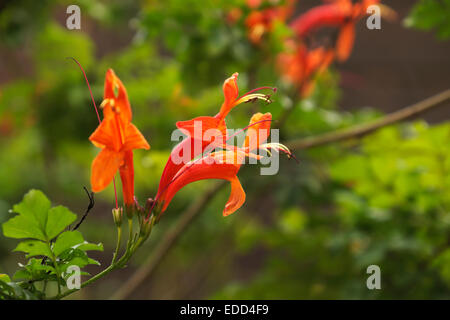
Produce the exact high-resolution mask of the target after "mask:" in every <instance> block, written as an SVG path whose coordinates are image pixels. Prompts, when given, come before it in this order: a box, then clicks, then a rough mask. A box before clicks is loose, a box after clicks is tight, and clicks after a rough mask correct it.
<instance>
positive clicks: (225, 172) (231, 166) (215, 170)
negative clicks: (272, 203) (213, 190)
mask: <svg viewBox="0 0 450 320" xmlns="http://www.w3.org/2000/svg"><path fill="white" fill-rule="evenodd" d="M224 158H227V156H226V155H225V153H224V152H219V153H213V154H209V155H207V156H205V157H204V158H202V159H201V160H197V161H194V162H191V163H189V164H186V165H185V166H183V167H182V168H181V169H180V170H179V172H178V173H177V175H176V176H175V178H174V179H173V180H172V182H171V183H170V185H169V186H168V187H167V189H166V190H164V191H163V192H162V197H161V198H160V199H158V201H159V202H163V207H162V211H161V212H164V211H165V210H166V208H167V206H168V205H169V203H170V202H171V201H172V198H173V197H174V196H175V194H176V193H177V192H178V191H179V190H180V189H182V188H183V187H184V186H186V185H188V184H190V183H192V182H195V181H199V180H205V179H222V180H228V181H230V182H232V181H233V180H234V179H237V177H236V174H237V173H238V171H239V168H240V164H236V163H233V161H229V162H223V159H224ZM227 159H228V158H227ZM234 188H235V189H236V188H237V185H236V182H234ZM237 199H238V198H237V197H235V196H234V197H233V199H232V200H233V201H232V202H230V206H229V207H230V209H228V210H227V212H230V213H231V210H232V209H234V210H237V204H238V203H239V201H237ZM244 199H245V196H244ZM230 200H231V199H230ZM230 200H229V201H230ZM241 205H242V203H241ZM228 214H229V213H228Z"/></svg>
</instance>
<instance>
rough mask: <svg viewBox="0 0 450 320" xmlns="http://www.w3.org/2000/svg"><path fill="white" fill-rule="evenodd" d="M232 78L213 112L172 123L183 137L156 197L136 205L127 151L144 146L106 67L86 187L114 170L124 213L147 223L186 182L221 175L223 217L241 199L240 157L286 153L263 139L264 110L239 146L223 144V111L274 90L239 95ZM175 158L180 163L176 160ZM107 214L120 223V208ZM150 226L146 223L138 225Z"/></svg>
mask: <svg viewBox="0 0 450 320" xmlns="http://www.w3.org/2000/svg"><path fill="white" fill-rule="evenodd" d="M237 77H238V74H237V73H235V74H233V75H232V76H231V77H230V78H228V79H227V80H226V81H225V82H224V85H223V92H224V102H223V104H222V106H221V108H220V110H219V112H218V113H217V114H216V115H215V116H212V117H211V116H201V117H197V118H194V119H191V120H188V121H179V122H177V123H176V126H177V127H178V129H180V130H181V131H182V132H183V133H184V134H185V135H186V137H185V138H184V139H183V140H182V141H181V142H180V143H179V144H178V145H177V146H176V147H175V148H174V149H173V150H172V152H171V155H170V157H169V159H168V160H167V163H166V165H165V168H164V171H163V173H162V176H161V179H160V183H159V188H158V191H157V194H156V196H155V197H154V199H151V198H149V200H148V201H147V205H146V206H145V207H144V208H142V207H140V206H139V204H138V202H137V201H136V199H135V196H134V170H133V150H134V149H149V148H150V145H149V144H148V143H147V141H146V140H145V138H144V136H143V135H142V134H141V133H140V132H139V130H138V129H137V128H136V127H135V126H134V125H133V124H132V123H131V118H132V113H131V108H130V103H129V101H128V97H127V93H126V90H125V87H124V86H123V84H122V82H121V81H120V80H119V78H118V77H117V76H116V75H115V74H114V72H113V71H112V70H108V72H107V74H106V80H105V93H104V100H103V102H102V104H101V107H102V108H103V114H104V119H103V121H102V122H101V123H100V125H99V126H98V128H97V129H96V130H95V132H94V133H93V134H92V135H91V137H90V138H89V139H90V140H91V142H92V143H93V144H94V145H95V146H96V147H99V148H101V149H102V150H101V151H100V153H99V154H98V156H97V157H96V158H95V159H94V161H93V163H92V175H91V184H92V190H93V191H94V192H100V191H102V190H103V189H104V188H105V187H106V186H108V185H109V184H110V183H111V182H112V180H113V178H114V175H115V174H116V172H117V170H119V172H120V177H121V181H122V191H123V201H124V205H125V210H126V212H127V213H128V217H129V218H130V217H131V215H132V214H133V212H135V211H138V212H139V213H140V214H139V216H140V218H142V220H141V222H142V221H143V222H148V221H150V218H155V219H156V220H158V219H159V218H160V216H161V214H162V213H163V212H165V211H166V209H167V207H168V205H169V204H170V202H171V201H172V199H173V197H174V196H175V194H176V193H177V192H178V191H179V190H180V189H182V188H183V187H184V186H186V185H187V184H190V183H192V182H195V181H199V180H205V179H222V180H226V181H229V182H230V184H231V194H230V197H229V199H228V202H227V203H226V205H225V209H224V210H223V215H224V216H227V215H229V214H231V213H233V212H235V211H236V210H237V209H239V208H240V207H241V206H242V204H243V203H244V201H245V192H244V190H243V188H242V186H241V183H240V182H239V179H238V177H237V173H238V171H239V169H240V167H241V165H242V163H243V160H244V159H245V158H249V157H250V158H254V159H260V158H261V155H258V154H257V153H255V151H257V150H260V149H262V150H264V151H265V152H269V153H270V151H271V150H276V151H278V152H284V153H286V154H287V155H288V156H291V154H290V151H289V150H288V149H287V148H286V147H285V146H283V145H281V144H279V143H266V142H267V139H268V138H269V135H270V127H271V121H272V115H271V114H270V113H265V114H262V113H256V114H254V115H253V116H252V117H251V119H250V123H249V125H248V126H247V127H246V128H245V129H247V133H246V137H245V140H244V142H243V144H242V145H241V146H235V145H234V144H230V143H229V140H230V139H231V138H233V135H230V134H229V133H228V130H227V125H226V122H225V118H226V116H227V115H228V113H229V112H230V111H231V110H232V109H233V108H234V107H236V106H237V105H239V104H241V103H245V102H250V101H254V100H257V99H260V100H263V101H266V102H270V95H269V94H264V93H261V92H260V91H261V90H273V91H275V88H271V87H261V88H257V89H254V90H252V91H250V92H248V93H246V94H244V95H242V96H239V90H238V86H237ZM198 128H200V130H197V129H198ZM245 129H244V130H245ZM208 131H214V132H215V134H213V135H211V134H207V132H208ZM180 157H181V158H183V159H185V160H186V161H178V160H179V159H180ZM113 213H114V217H115V221H116V222H120V221H121V211H120V210H119V209H117V208H116V209H115V210H114V211H113ZM151 221H153V220H151ZM152 224H153V222H148V223H143V224H142V225H144V226H146V225H152Z"/></svg>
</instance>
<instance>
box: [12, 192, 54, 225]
mask: <svg viewBox="0 0 450 320" xmlns="http://www.w3.org/2000/svg"><path fill="white" fill-rule="evenodd" d="M50 207H51V203H50V200H48V198H47V197H46V196H45V195H44V193H42V191H39V190H34V189H33V190H30V191H29V192H28V193H27V194H26V195H25V196H24V197H23V200H22V202H20V203H19V204H16V205H15V206H14V207H13V211H14V212H17V213H19V214H20V215H22V216H23V217H26V218H28V219H29V220H30V221H35V222H36V223H37V225H38V226H39V228H40V229H41V230H44V229H45V225H46V224H47V213H48V210H49V209H50Z"/></svg>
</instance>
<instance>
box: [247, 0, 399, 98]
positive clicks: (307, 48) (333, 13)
mask: <svg viewBox="0 0 450 320" xmlns="http://www.w3.org/2000/svg"><path fill="white" fill-rule="evenodd" d="M380 1H381V0H357V1H352V0H324V2H325V3H324V4H322V5H319V6H316V7H313V8H312V9H310V10H308V11H306V12H305V13H303V14H301V15H299V16H297V17H292V14H293V13H294V12H295V10H294V9H295V5H296V4H297V1H294V0H285V1H282V0H266V1H263V0H247V2H246V5H247V7H248V8H249V9H250V13H249V14H248V15H247V16H246V18H245V24H246V27H247V30H248V37H249V40H250V41H251V42H252V43H254V44H260V43H261V41H262V37H263V35H264V34H266V33H268V32H270V31H271V30H272V29H273V26H274V23H275V22H276V21H279V22H286V21H287V20H288V19H289V20H292V21H291V22H290V23H288V24H287V26H288V28H289V29H290V30H291V34H292V35H291V36H289V37H288V38H286V39H283V42H284V49H283V51H282V52H280V53H279V54H278V56H277V68H278V71H279V72H280V74H281V75H282V77H283V79H284V80H285V81H286V82H288V83H290V84H293V85H295V86H296V88H298V90H299V92H300V95H301V96H302V97H306V96H308V95H310V94H311V92H312V91H313V89H314V79H315V77H316V76H317V75H319V74H321V73H322V72H324V71H325V70H326V69H327V68H328V67H329V66H330V65H331V63H332V62H333V61H335V60H337V61H339V62H343V61H345V60H347V59H348V58H349V56H350V54H351V52H352V49H353V44H354V39H355V25H356V23H357V22H358V21H359V20H360V19H362V18H363V17H364V16H366V15H367V8H369V7H370V6H372V5H377V6H378V7H379V8H380V11H381V15H382V16H383V17H385V18H388V19H393V18H395V12H394V11H392V9H390V8H388V7H387V6H385V5H382V4H380ZM326 28H328V29H331V30H332V32H331V34H332V37H331V38H332V39H331V41H329V39H327V40H328V41H321V40H320V39H319V38H320V37H319V34H320V32H319V31H321V30H322V29H326ZM321 42H325V43H321Z"/></svg>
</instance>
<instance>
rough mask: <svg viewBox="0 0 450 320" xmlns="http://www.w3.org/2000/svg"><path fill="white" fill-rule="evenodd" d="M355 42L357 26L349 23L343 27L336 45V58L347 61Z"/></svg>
mask: <svg viewBox="0 0 450 320" xmlns="http://www.w3.org/2000/svg"><path fill="white" fill-rule="evenodd" d="M354 42H355V24H354V23H353V22H348V23H346V24H345V25H343V26H342V27H341V30H340V31H339V36H338V39H337V43H336V57H337V59H338V60H339V61H345V60H347V59H348V57H349V56H350V54H351V52H352V49H353V43H354Z"/></svg>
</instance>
